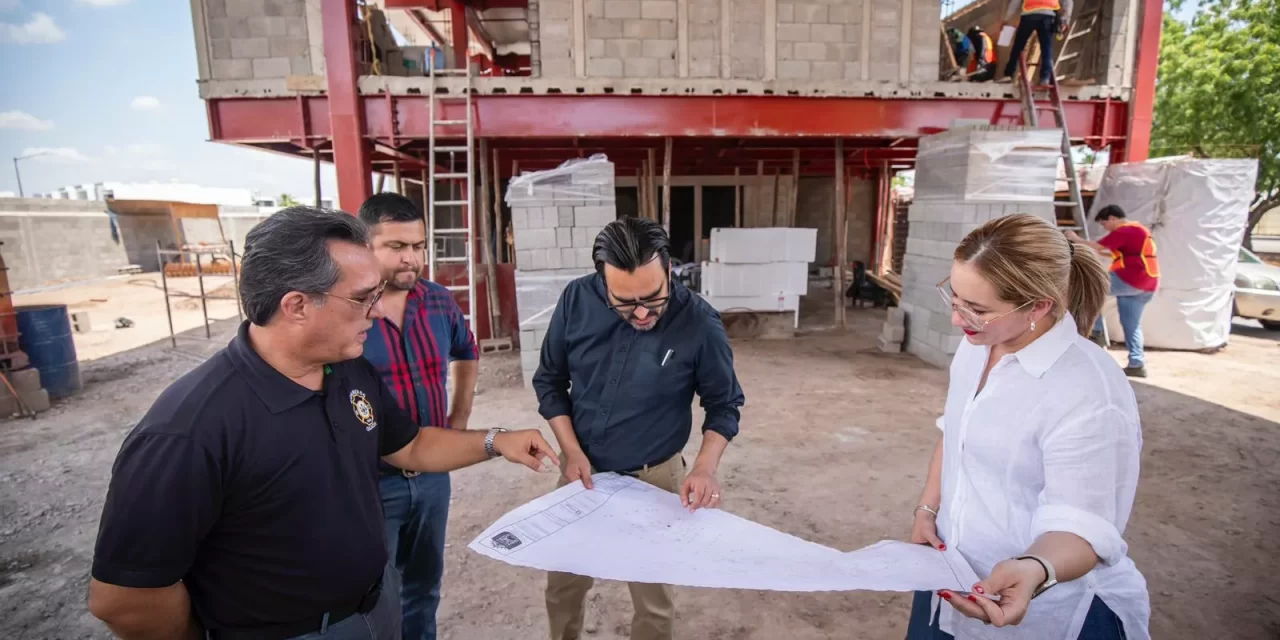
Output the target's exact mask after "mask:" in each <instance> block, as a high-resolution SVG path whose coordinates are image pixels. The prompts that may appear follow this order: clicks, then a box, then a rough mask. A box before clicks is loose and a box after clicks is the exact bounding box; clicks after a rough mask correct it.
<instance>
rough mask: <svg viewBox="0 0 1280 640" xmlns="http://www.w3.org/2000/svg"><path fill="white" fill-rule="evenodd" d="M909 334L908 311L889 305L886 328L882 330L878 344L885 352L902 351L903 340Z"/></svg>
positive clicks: (885, 321)
mask: <svg viewBox="0 0 1280 640" xmlns="http://www.w3.org/2000/svg"><path fill="white" fill-rule="evenodd" d="M906 336H907V312H906V311H903V310H902V307H889V313H888V314H886V315H885V319H884V328H882V329H881V330H880V339H879V340H878V341H877V343H876V346H878V347H879V348H880V350H881V351H883V352H885V353H901V352H902V341H903V340H905V339H906Z"/></svg>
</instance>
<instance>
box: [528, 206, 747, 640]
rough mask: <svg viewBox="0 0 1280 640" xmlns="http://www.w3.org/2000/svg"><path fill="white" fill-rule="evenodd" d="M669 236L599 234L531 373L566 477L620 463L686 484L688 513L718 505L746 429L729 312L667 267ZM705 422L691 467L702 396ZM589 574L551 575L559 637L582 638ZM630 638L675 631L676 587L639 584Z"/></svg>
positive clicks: (616, 229)
mask: <svg viewBox="0 0 1280 640" xmlns="http://www.w3.org/2000/svg"><path fill="white" fill-rule="evenodd" d="M667 246H668V241H667V233H666V231H664V230H663V228H662V227H661V226H660V225H659V224H658V223H656V222H653V221H651V220H642V219H640V218H623V219H621V220H617V221H615V222H611V223H609V225H608V226H606V227H605V228H604V230H603V231H601V232H600V235H599V236H598V237H596V241H595V247H594V249H593V251H594V257H595V263H596V273H594V274H592V275H589V276H585V277H582V278H579V279H577V280H574V281H573V282H571V283H569V286H567V287H565V290H564V293H563V294H561V296H560V301H559V303H558V304H557V305H556V310H555V312H554V313H553V314H552V317H551V325H550V326H549V327H548V328H547V336H546V339H545V341H544V342H543V343H542V356H541V362H540V363H539V365H538V371H537V373H535V374H534V377H533V387H534V390H535V391H536V392H537V394H538V404H539V411H540V412H541V414H542V417H544V418H546V419H547V421H548V422H550V424H551V429H552V430H553V431H554V432H555V434H556V439H557V440H559V441H560V450H561V451H562V452H564V464H563V467H562V469H563V471H564V473H563V475H562V477H561V480H560V484H561V486H563V485H565V484H568V483H570V482H573V481H575V480H581V481H582V483H583V484H584V485H585V486H586V487H587V488H588V489H590V488H591V474H592V472H601V471H616V472H620V473H625V474H628V475H633V476H635V477H637V478H639V479H640V480H642V481H644V482H648V483H649V484H652V485H654V486H657V487H659V488H662V489H665V490H667V491H671V492H674V493H679V495H680V500H681V502H682V503H683V504H684V505H685V506H686V507H688V508H689V509H690V510H694V509H698V508H702V507H712V508H714V507H717V506H719V505H720V484H719V483H718V482H717V481H716V477H715V476H716V469H717V468H718V467H719V465H720V456H721V455H722V454H723V453H724V450H725V447H727V446H728V445H729V440H731V439H732V438H733V437H734V436H735V435H737V433H738V418H739V415H738V408H739V407H741V406H742V403H743V402H744V399H743V395H742V388H741V387H739V386H738V378H737V376H736V375H734V372H733V351H732V349H730V347H729V339H728V336H726V335H725V332H724V325H722V324H721V322H720V315H719V314H718V313H716V311H715V310H714V309H712V308H711V306H710V305H708V304H707V303H706V302H704V301H703V300H702V299H701V298H699V297H698V296H697V295H695V294H693V293H692V292H690V291H689V290H688V289H687V288H685V287H684V286H683V285H681V284H680V283H678V282H673V281H672V280H671V275H670V267H671V264H670V263H671V260H670V257H669V255H668V248H667ZM694 393H697V394H698V396H699V397H701V399H702V407H703V409H704V410H705V412H706V420H705V422H703V424H702V448H701V450H700V451H699V452H698V457H697V458H696V459H695V460H694V463H693V467H692V468H691V469H689V472H688V475H687V476H686V475H685V463H684V458H683V456H681V454H680V452H681V450H682V449H684V446H685V445H686V444H688V442H689V434H690V430H691V428H692V426H693V409H692V402H693V395H694ZM591 586H592V579H591V578H588V577H585V576H577V575H573V574H568V573H556V572H553V573H551V574H550V575H548V577H547V593H546V597H547V617H548V619H549V620H550V623H551V638H552V640H570V639H576V638H579V637H581V634H582V625H583V615H584V605H585V601H586V597H587V592H588V591H589V590H590V589H591ZM630 588H631V601H632V604H633V605H634V607H635V616H634V618H633V620H632V623H631V637H632V639H633V640H659V639H669V638H671V634H672V621H673V619H674V617H675V609H674V605H673V603H672V601H671V587H669V586H666V585H653V584H639V583H633V584H631V585H630Z"/></svg>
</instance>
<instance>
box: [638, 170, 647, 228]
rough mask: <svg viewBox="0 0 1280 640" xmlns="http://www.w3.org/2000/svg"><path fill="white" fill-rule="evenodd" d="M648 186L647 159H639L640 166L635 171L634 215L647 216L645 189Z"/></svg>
mask: <svg viewBox="0 0 1280 640" xmlns="http://www.w3.org/2000/svg"><path fill="white" fill-rule="evenodd" d="M648 186H649V161H648V160H641V161H640V168H639V169H638V170H637V171H636V217H637V218H648V217H649V198H648V197H646V195H645V189H647V188H648Z"/></svg>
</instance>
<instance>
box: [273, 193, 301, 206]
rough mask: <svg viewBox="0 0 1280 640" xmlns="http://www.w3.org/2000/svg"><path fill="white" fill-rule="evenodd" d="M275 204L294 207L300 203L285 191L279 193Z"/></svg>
mask: <svg viewBox="0 0 1280 640" xmlns="http://www.w3.org/2000/svg"><path fill="white" fill-rule="evenodd" d="M277 204H279V205H280V206H282V207H296V206H298V205H300V204H302V203H301V202H298V201H297V200H294V199H293V196H291V195H289V194H287V193H282V194H280V198H279V201H278V203H277Z"/></svg>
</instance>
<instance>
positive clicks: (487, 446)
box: [484, 427, 506, 458]
mask: <svg viewBox="0 0 1280 640" xmlns="http://www.w3.org/2000/svg"><path fill="white" fill-rule="evenodd" d="M504 432H506V429H500V428H498V427H494V428H492V429H490V430H489V433H486V434H485V435H484V453H485V455H487V456H489V457H490V458H496V457H498V452H497V451H495V450H494V449H493V439H494V438H495V437H497V435H498V434H499V433H504Z"/></svg>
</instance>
